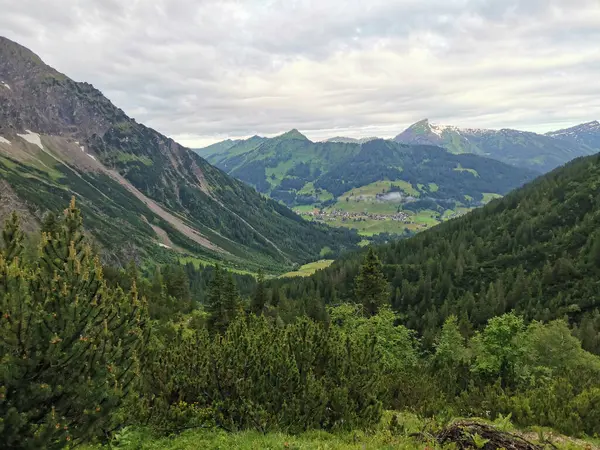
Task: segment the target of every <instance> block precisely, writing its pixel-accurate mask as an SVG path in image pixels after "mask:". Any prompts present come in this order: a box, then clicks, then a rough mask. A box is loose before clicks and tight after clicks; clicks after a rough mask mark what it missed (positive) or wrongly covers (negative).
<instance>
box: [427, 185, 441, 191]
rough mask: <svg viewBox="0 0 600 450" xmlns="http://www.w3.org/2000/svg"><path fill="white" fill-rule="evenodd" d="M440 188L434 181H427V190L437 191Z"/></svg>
mask: <svg viewBox="0 0 600 450" xmlns="http://www.w3.org/2000/svg"><path fill="white" fill-rule="evenodd" d="M439 189H440V187H439V186H438V185H437V184H435V183H429V190H430V191H431V192H437V191H438V190H439Z"/></svg>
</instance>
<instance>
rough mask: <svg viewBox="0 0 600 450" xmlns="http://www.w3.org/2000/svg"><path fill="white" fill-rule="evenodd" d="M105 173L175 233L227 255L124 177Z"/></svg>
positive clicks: (113, 172)
mask: <svg viewBox="0 0 600 450" xmlns="http://www.w3.org/2000/svg"><path fill="white" fill-rule="evenodd" d="M105 172H106V173H107V174H108V175H109V176H111V177H112V178H113V179H114V180H115V181H117V182H118V183H119V184H120V185H121V186H123V187H124V188H126V189H127V190H128V191H129V192H131V193H132V194H133V195H135V196H136V197H137V198H138V199H139V200H141V201H142V202H143V203H144V204H145V205H146V206H147V207H148V209H150V211H152V212H153V213H154V214H156V215H157V216H159V217H160V218H162V219H164V220H166V221H167V222H169V223H170V224H171V225H173V227H175V229H176V230H177V231H179V232H180V233H182V234H183V235H185V236H186V237H188V238H190V239H191V240H192V241H194V242H196V243H197V244H200V245H202V246H203V247H206V248H208V249H211V250H214V251H217V252H221V253H228V252H226V251H225V250H223V249H221V248H219V247H217V246H216V245H214V244H213V243H212V242H210V241H209V240H208V239H206V238H205V237H204V236H202V235H201V234H200V233H198V232H197V231H196V230H194V229H193V228H192V227H190V226H188V225H186V224H185V223H184V222H183V220H181V219H180V218H178V217H176V216H174V215H173V214H171V213H170V212H168V211H166V210H165V209H163V208H162V207H161V206H160V205H159V204H158V203H156V202H155V201H154V200H152V199H150V198H148V197H146V196H145V195H144V194H143V193H141V192H140V191H138V190H137V189H136V188H135V186H133V185H132V184H131V183H130V182H129V181H127V180H126V179H125V177H123V176H122V175H121V174H119V173H117V172H115V171H114V170H108V169H105Z"/></svg>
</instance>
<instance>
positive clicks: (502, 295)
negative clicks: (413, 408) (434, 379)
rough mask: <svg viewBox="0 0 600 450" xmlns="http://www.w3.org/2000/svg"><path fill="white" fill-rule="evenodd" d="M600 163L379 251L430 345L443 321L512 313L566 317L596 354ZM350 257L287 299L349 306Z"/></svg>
mask: <svg viewBox="0 0 600 450" xmlns="http://www.w3.org/2000/svg"><path fill="white" fill-rule="evenodd" d="M598 180H600V156H598V155H594V156H590V157H586V158H580V159H577V160H575V161H574V162H572V163H570V164H568V165H566V166H565V167H562V168H560V169H556V170H555V171H553V172H551V173H549V174H547V175H544V176H542V177H540V178H538V179H536V180H535V181H533V182H532V183H529V184H528V185H526V186H525V187H523V188H522V189H519V190H516V191H514V192H511V193H510V194H509V195H507V196H506V197H504V198H502V199H498V200H494V201H492V202H491V203H489V204H488V205H487V206H485V207H483V208H480V209H477V210H475V211H473V212H471V213H469V214H467V215H465V216H463V217H461V218H458V219H455V220H452V221H449V222H447V223H444V224H442V225H440V226H438V227H435V228H434V229H431V230H428V231H425V232H423V233H420V234H418V235H417V236H415V237H412V238H410V239H407V240H402V241H398V242H395V243H392V244H389V245H385V246H382V247H380V248H378V249H377V251H378V253H379V256H380V257H381V258H382V260H383V262H384V264H385V270H386V275H387V278H388V280H389V281H390V283H391V286H392V291H391V298H390V300H391V302H392V304H393V306H394V307H395V308H396V309H397V310H399V311H400V312H401V313H402V314H403V316H404V320H405V323H406V324H408V325H409V326H410V327H411V328H414V329H418V330H420V331H421V332H422V333H423V334H424V335H425V336H426V337H427V338H428V339H429V342H431V339H432V338H433V337H432V335H431V334H430V333H432V330H434V329H435V328H436V327H438V326H440V325H441V324H442V322H443V320H444V318H445V317H447V316H448V315H450V314H455V315H457V316H458V317H459V318H460V320H461V323H462V327H463V329H464V330H465V331H466V332H468V331H469V330H470V329H471V327H472V326H475V327H480V326H482V325H483V324H484V323H485V322H486V320H487V319H489V318H490V317H493V316H495V315H498V314H502V313H504V312H507V311H510V310H516V311H517V312H518V313H519V314H523V315H524V316H525V317H526V318H527V319H538V320H550V319H553V318H561V317H563V316H566V317H568V318H569V320H570V321H571V323H572V324H573V325H574V326H575V327H576V333H577V334H578V336H579V337H580V338H581V339H582V341H583V345H584V347H585V348H586V349H588V350H591V351H594V352H596V353H600V297H599V295H598V293H599V292H600V231H599V230H600V183H599V181H598ZM361 259H362V255H361V254H352V255H348V256H347V257H345V258H343V259H341V260H339V261H337V262H335V263H334V264H333V265H331V266H330V267H329V268H327V269H324V270H321V271H319V272H317V273H316V274H315V275H313V276H312V277H310V278H308V279H306V280H302V279H295V280H288V281H285V282H281V281H280V283H281V284H282V292H284V293H285V295H287V296H289V297H292V298H296V296H298V298H300V297H302V296H304V295H307V294H308V293H310V292H313V293H314V290H318V291H319V295H320V298H322V299H324V301H326V302H328V301H336V302H337V301H340V300H343V299H351V298H352V295H353V294H352V289H353V284H352V280H353V278H354V276H355V275H356V273H357V270H358V266H359V264H360V263H361Z"/></svg>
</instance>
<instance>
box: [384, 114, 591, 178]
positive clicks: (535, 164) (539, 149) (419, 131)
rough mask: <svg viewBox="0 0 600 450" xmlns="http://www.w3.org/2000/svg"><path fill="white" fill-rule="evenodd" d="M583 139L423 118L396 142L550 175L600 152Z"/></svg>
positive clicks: (404, 132)
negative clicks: (558, 169) (446, 122)
mask: <svg viewBox="0 0 600 450" xmlns="http://www.w3.org/2000/svg"><path fill="white" fill-rule="evenodd" d="M596 123H597V122H596ZM564 131H565V132H568V131H569V130H564ZM558 133H560V132H558ZM581 136H582V137H581V139H580V140H577V139H564V138H563V137H564V136H561V135H559V134H553V133H549V134H546V135H542V134H536V133H531V132H527V131H519V130H511V129H502V130H486V129H469V128H458V127H453V126H445V125H434V124H432V123H430V122H429V120H427V119H424V120H421V121H420V122H417V123H415V124H413V125H411V126H410V127H408V128H407V129H406V130H405V131H403V132H402V133H400V134H399V135H398V136H396V137H395V138H394V140H395V141H396V142H399V143H404V144H428V145H438V146H440V147H444V148H445V149H446V150H448V151H449V152H451V153H455V154H461V153H474V154H476V155H481V156H486V157H489V158H493V159H496V160H498V161H502V162H505V163H507V164H511V165H514V166H517V167H526V168H529V169H532V170H536V171H539V172H548V171H550V170H552V169H554V168H555V167H558V166H560V165H562V164H564V163H566V162H568V161H570V160H572V159H574V158H576V157H578V156H586V155H591V154H593V153H595V152H597V151H599V150H600V145H597V146H596V147H593V146H590V145H589V143H588V142H587V141H586V138H584V137H583V136H584V134H583V133H581ZM596 136H597V135H596ZM596 139H598V137H596Z"/></svg>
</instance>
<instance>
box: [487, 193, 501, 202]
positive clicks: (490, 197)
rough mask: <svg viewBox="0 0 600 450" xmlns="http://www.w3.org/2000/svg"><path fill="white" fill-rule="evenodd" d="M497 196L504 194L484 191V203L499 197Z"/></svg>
mask: <svg viewBox="0 0 600 450" xmlns="http://www.w3.org/2000/svg"><path fill="white" fill-rule="evenodd" d="M497 198H502V196H501V195H500V194H492V193H489V192H484V193H483V203H489V202H491V201H492V200H494V199H497Z"/></svg>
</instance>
